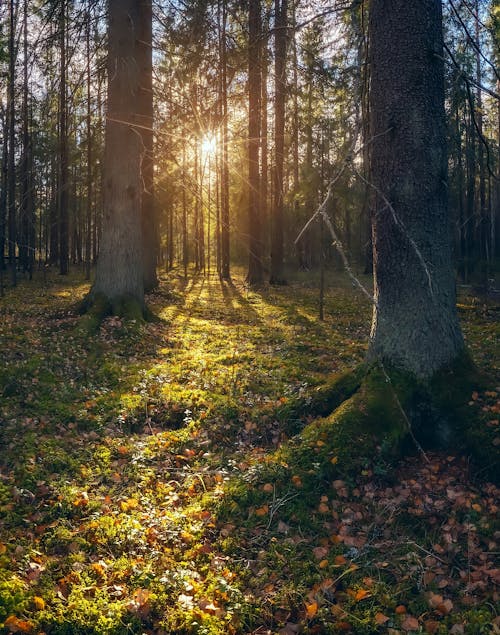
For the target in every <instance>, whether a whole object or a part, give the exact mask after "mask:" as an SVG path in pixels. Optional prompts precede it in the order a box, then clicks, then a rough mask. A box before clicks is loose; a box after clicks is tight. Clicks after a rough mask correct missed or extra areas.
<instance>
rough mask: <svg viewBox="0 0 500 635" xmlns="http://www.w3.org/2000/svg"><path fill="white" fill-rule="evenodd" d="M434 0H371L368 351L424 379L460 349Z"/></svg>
mask: <svg viewBox="0 0 500 635" xmlns="http://www.w3.org/2000/svg"><path fill="white" fill-rule="evenodd" d="M441 25H442V15H441V3H440V1H439V0H422V2H419V3H413V2H407V0H389V1H387V0H372V2H371V7H370V46H371V53H370V73H371V93H370V116H371V121H370V130H371V134H372V135H373V137H372V138H373V145H372V156H371V182H372V185H373V187H374V189H375V192H376V196H375V201H374V210H373V226H372V227H373V245H374V276H375V308H374V312H373V322H372V330H371V337H370V357H371V358H372V359H381V360H383V361H387V362H389V363H390V364H392V365H394V366H396V367H400V368H402V369H403V370H406V371H409V372H411V373H413V374H414V375H415V376H417V377H421V378H425V377H430V376H432V375H433V374H434V373H435V372H436V371H438V370H439V369H441V368H443V367H445V366H446V365H448V364H450V363H451V362H452V361H453V360H455V359H456V358H457V356H458V355H459V354H460V352H461V350H462V349H463V346H464V344H463V339H462V335H461V332H460V327H459V324H458V319H457V315H456V310H455V291H454V277H453V271H452V266H451V245H450V235H449V227H448V222H449V221H448V213H447V195H446V187H447V186H446V170H447V157H446V140H445V111H444V87H443V84H444V82H443V62H442V45H443V41H442V31H441V28H442V27H441Z"/></svg>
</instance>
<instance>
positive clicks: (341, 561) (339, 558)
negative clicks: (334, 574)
mask: <svg viewBox="0 0 500 635" xmlns="http://www.w3.org/2000/svg"><path fill="white" fill-rule="evenodd" d="M346 562H347V560H346V559H345V558H344V556H335V564H337V565H341V564H345V563H346Z"/></svg>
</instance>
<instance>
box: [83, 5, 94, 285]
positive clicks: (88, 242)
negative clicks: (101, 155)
mask: <svg viewBox="0 0 500 635" xmlns="http://www.w3.org/2000/svg"><path fill="white" fill-rule="evenodd" d="M90 7H91V2H90V0H89V8H88V11H87V23H86V25H85V29H86V31H85V44H86V57H87V60H86V62H87V69H86V70H87V78H86V81H87V113H86V124H87V130H86V135H87V205H86V232H85V279H86V280H90V269H91V266H92V200H93V178H92V161H93V156H92V149H93V148H92V143H93V139H92V104H91V93H90V88H91V68H90V55H91V52H90V19H91V13H90Z"/></svg>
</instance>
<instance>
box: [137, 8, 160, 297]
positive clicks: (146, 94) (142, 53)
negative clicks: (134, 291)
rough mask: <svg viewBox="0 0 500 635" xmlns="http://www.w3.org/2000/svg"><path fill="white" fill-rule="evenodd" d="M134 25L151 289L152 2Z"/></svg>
mask: <svg viewBox="0 0 500 635" xmlns="http://www.w3.org/2000/svg"><path fill="white" fill-rule="evenodd" d="M139 5H140V11H139V13H138V17H139V24H138V25H137V64H138V66H139V72H140V87H139V96H138V116H139V122H138V123H139V124H140V126H141V127H140V128H139V133H140V135H141V138H142V143H143V149H142V163H141V174H142V182H143V188H142V199H141V200H142V235H143V266H144V287H145V289H147V290H150V289H154V288H155V287H156V286H157V285H158V278H157V275H156V262H157V259H158V227H157V225H158V223H157V219H156V213H155V200H154V178H153V176H154V154H153V150H154V148H153V46H152V39H153V34H152V22H153V20H152V10H153V9H152V4H151V0H141V2H140V3H139Z"/></svg>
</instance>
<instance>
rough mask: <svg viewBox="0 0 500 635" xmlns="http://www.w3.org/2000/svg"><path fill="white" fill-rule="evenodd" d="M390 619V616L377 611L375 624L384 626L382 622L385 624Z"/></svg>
mask: <svg viewBox="0 0 500 635" xmlns="http://www.w3.org/2000/svg"><path fill="white" fill-rule="evenodd" d="M388 621H389V618H388V617H387V615H384V614H383V613H375V624H376V625H377V626H382V624H385V623H386V622H388Z"/></svg>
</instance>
